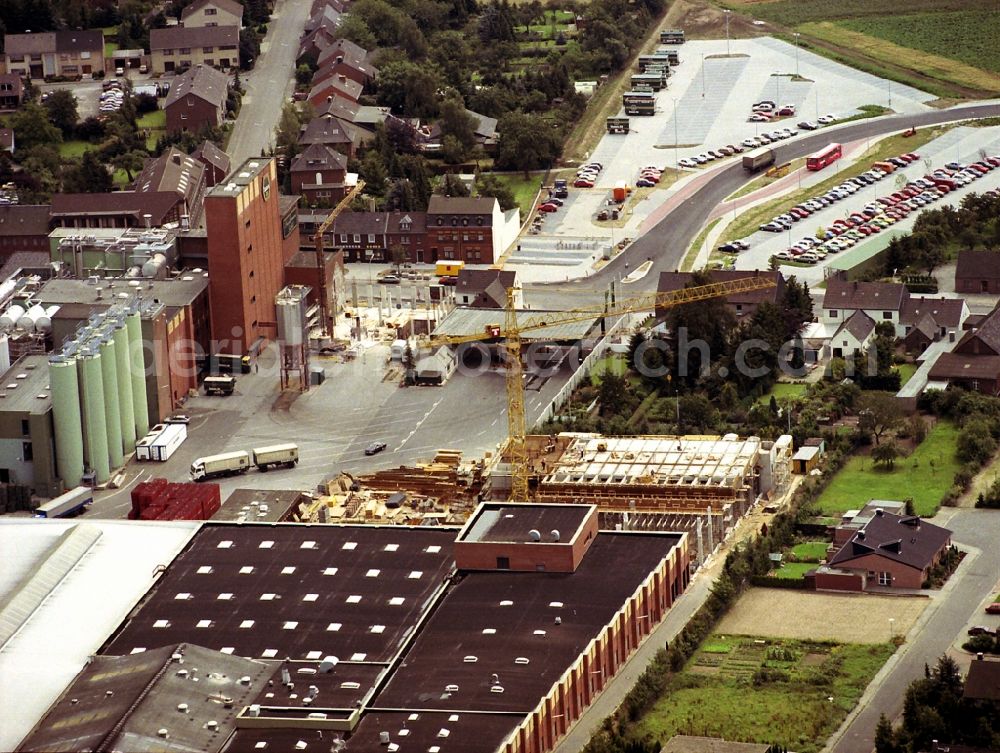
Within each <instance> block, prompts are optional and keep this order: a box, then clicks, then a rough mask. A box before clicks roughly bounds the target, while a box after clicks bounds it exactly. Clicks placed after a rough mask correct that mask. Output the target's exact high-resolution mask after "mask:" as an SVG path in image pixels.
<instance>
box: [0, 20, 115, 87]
mask: <svg viewBox="0 0 1000 753" xmlns="http://www.w3.org/2000/svg"><path fill="white" fill-rule="evenodd" d="M4 58H5V60H6V63H7V69H6V70H7V73H16V74H17V75H18V76H21V77H23V78H46V77H48V76H65V77H67V78H80V77H82V76H90V75H91V74H92V73H103V72H104V32H103V31H101V30H100V29H87V30H79V29H76V30H73V29H70V30H65V31H44V32H37V33H34V34H30V33H29V34H5V35H4Z"/></svg>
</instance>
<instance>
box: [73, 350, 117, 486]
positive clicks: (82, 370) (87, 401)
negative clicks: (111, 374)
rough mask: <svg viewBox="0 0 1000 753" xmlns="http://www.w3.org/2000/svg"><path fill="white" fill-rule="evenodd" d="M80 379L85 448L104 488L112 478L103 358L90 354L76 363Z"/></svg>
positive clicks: (85, 353)
mask: <svg viewBox="0 0 1000 753" xmlns="http://www.w3.org/2000/svg"><path fill="white" fill-rule="evenodd" d="M76 360H77V365H78V372H79V375H80V408H81V412H82V415H83V446H84V455H85V456H86V458H87V464H88V465H89V466H90V468H91V469H92V470H93V471H94V480H95V482H96V483H98V484H103V483H104V482H105V481H107V480H108V479H109V478H111V465H110V463H109V462H108V427H107V419H106V414H105V410H104V381H103V378H102V377H101V355H100V353H98V352H96V351H95V350H88V351H85V352H84V353H83V354H81V355H80V356H79V357H78V358H77V359H76Z"/></svg>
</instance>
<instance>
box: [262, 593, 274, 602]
mask: <svg viewBox="0 0 1000 753" xmlns="http://www.w3.org/2000/svg"><path fill="white" fill-rule="evenodd" d="M276 596H277V594H261V595H260V600H261V601H274V599H275V597H276Z"/></svg>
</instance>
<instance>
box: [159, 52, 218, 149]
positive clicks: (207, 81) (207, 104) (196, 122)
mask: <svg viewBox="0 0 1000 753" xmlns="http://www.w3.org/2000/svg"><path fill="white" fill-rule="evenodd" d="M228 96H229V76H228V75H227V74H225V73H222V72H221V71H217V70H215V68H212V67H211V66H208V65H198V66H195V67H194V68H192V69H191V70H189V71H187V72H186V73H184V74H183V75H181V76H178V77H177V78H176V79H175V80H174V82H173V84H172V85H171V87H170V93H169V94H168V95H167V100H166V102H165V103H164V105H163V109H164V110H165V111H166V114H167V132H168V133H174V132H176V131H197V130H198V129H199V128H201V127H202V126H210V127H212V128H215V127H217V126H220V125H222V120H223V118H224V117H225V114H226V99H227V97H228Z"/></svg>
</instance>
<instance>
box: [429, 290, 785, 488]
mask: <svg viewBox="0 0 1000 753" xmlns="http://www.w3.org/2000/svg"><path fill="white" fill-rule="evenodd" d="M774 286H775V282H774V279H773V278H772V277H769V276H765V275H760V274H757V275H751V276H748V277H741V278H738V279H735V280H728V281H726V282H713V283H711V284H709V285H696V286H692V287H688V288H681V289H680V290H674V291H671V292H669V293H644V294H642V295H637V296H633V297H631V298H623V299H621V300H618V301H616V302H615V303H612V304H610V305H607V304H598V305H594V306H590V307H582V308H574V309H571V310H568V311H540V312H537V313H522V314H521V315H520V316H519V315H518V312H517V310H516V309H515V307H514V300H515V290H514V289H513V288H510V289H508V291H507V308H506V311H505V316H504V323H503V325H500V324H499V323H497V324H495V325H490V326H488V327H486V331H484V332H481V333H478V334H473V335H446V336H445V335H443V336H438V337H432V338H431V346H432V347H437V346H440V345H461V344H463V343H469V342H481V341H484V340H503V349H504V354H505V356H506V361H507V363H506V368H507V379H506V382H507V431H508V434H509V436H510V438H509V441H508V442H507V454H508V456H509V459H510V467H511V500H513V501H514V502H527V501H528V476H529V470H528V468H529V465H528V450H527V444H526V434H527V429H526V425H525V424H526V421H525V416H524V372H523V366H522V365H521V336H522V334H524V333H526V332H534V331H538V330H541V329H544V328H546V327H553V326H556V325H559V324H568V323H571V322H579V321H586V320H587V319H593V318H595V317H597V318H605V317H609V316H622V315H624V314H632V313H636V312H639V311H651V310H654V309H655V310H662V309H668V308H673V307H674V306H681V305H683V304H685V303H692V302H694V301H703V300H706V299H708V298H716V297H718V296H728V295H732V294H733V293H745V292H749V291H752V290H762V289H764V288H773V287H774Z"/></svg>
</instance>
